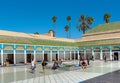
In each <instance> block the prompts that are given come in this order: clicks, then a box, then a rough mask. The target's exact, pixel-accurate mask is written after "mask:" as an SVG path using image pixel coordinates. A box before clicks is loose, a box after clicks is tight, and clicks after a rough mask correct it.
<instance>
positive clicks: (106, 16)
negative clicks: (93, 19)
mask: <svg viewBox="0 0 120 83" xmlns="http://www.w3.org/2000/svg"><path fill="white" fill-rule="evenodd" d="M110 18H111V15H110V14H109V13H106V14H104V21H105V22H106V23H109V22H110Z"/></svg>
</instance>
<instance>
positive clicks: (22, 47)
mask: <svg viewBox="0 0 120 83" xmlns="http://www.w3.org/2000/svg"><path fill="white" fill-rule="evenodd" d="M16 50H24V46H17V48H16Z"/></svg>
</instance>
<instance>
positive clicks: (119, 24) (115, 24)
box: [88, 22, 120, 34]
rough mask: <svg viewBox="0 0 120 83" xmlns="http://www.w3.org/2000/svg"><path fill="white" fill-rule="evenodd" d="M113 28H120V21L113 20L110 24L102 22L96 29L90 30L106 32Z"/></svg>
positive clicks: (91, 31) (92, 31)
mask: <svg viewBox="0 0 120 83" xmlns="http://www.w3.org/2000/svg"><path fill="white" fill-rule="evenodd" d="M111 30H120V22H113V23H108V24H100V25H99V26H97V27H95V28H94V29H92V30H90V31H89V32H88V34H89V33H98V32H105V31H111Z"/></svg>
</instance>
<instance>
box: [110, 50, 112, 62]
mask: <svg viewBox="0 0 120 83" xmlns="http://www.w3.org/2000/svg"><path fill="white" fill-rule="evenodd" d="M110 60H111V61H112V49H110Z"/></svg>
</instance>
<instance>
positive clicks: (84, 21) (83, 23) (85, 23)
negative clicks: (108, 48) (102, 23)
mask: <svg viewBox="0 0 120 83" xmlns="http://www.w3.org/2000/svg"><path fill="white" fill-rule="evenodd" d="M78 21H79V24H78V25H77V29H78V31H80V30H82V31H83V34H85V31H87V30H88V29H90V25H92V23H93V21H94V19H93V17H86V15H84V14H82V15H81V16H80V18H79V20H78Z"/></svg>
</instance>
